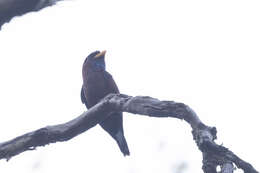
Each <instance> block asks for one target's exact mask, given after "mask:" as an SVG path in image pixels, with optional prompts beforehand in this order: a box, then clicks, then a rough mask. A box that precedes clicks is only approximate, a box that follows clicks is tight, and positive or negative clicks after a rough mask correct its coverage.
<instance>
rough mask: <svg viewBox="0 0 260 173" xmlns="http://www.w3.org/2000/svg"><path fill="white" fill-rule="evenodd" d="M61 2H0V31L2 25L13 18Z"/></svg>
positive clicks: (22, 0)
mask: <svg viewBox="0 0 260 173" xmlns="http://www.w3.org/2000/svg"><path fill="white" fill-rule="evenodd" d="M58 1H61V0H0V30H1V26H2V25H3V24H4V23H7V22H9V21H10V20H11V19H12V18H13V17H15V16H21V15H23V14H26V13H28V12H32V11H39V10H41V9H43V8H45V7H48V6H52V5H55V4H56V2H58Z"/></svg>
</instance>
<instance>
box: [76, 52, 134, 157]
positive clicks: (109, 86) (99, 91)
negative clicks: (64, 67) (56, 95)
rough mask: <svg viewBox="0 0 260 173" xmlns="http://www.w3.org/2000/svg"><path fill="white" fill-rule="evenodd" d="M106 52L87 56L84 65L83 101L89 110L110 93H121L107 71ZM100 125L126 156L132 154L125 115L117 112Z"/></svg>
mask: <svg viewBox="0 0 260 173" xmlns="http://www.w3.org/2000/svg"><path fill="white" fill-rule="evenodd" d="M105 54H106V51H94V52H92V53H91V54H89V55H88V56H87V58H86V59H85V61H84V63H83V68H82V77H83V85H82V89H81V101H82V103H83V104H85V106H86V107H87V109H90V108H91V107H92V106H94V105H96V104H97V103H98V102H99V101H100V100H101V99H102V98H104V97H105V96H106V95H108V94H110V93H119V89H118V87H117V85H116V83H115V81H114V79H113V77H112V75H111V74H110V73H108V72H107V71H106V64H105ZM99 125H100V126H101V127H102V128H103V129H104V130H105V131H106V132H107V133H108V134H109V135H110V136H111V137H112V138H113V139H114V140H115V141H116V142H117V145H118V146H119V148H120V150H121V152H122V153H123V155H124V156H129V155H130V152H129V149H128V145H127V142H126V139H125V136H124V130H123V114H122V112H115V113H113V114H111V115H110V116H108V117H107V118H106V119H105V120H104V121H102V122H100V123H99Z"/></svg>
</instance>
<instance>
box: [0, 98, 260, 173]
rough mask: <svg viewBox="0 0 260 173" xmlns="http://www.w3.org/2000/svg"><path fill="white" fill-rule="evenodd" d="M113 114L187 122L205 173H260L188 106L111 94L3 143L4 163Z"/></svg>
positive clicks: (60, 140)
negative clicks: (70, 117) (66, 119)
mask: <svg viewBox="0 0 260 173" xmlns="http://www.w3.org/2000/svg"><path fill="white" fill-rule="evenodd" d="M113 112H129V113H133V114H139V115H146V116H150V117H172V118H178V119H181V120H185V121H186V122H187V123H189V124H190V126H191V128H192V135H193V139H194V141H195V142H196V144H197V146H198V148H199V150H200V151H201V152H202V154H203V167H202V169H203V171H204V172H205V173H216V172H217V171H216V167H217V166H220V167H221V172H223V173H232V172H233V171H234V168H233V164H235V165H236V166H237V167H238V168H241V169H243V171H244V172H245V173H258V172H257V171H256V170H255V169H254V167H253V166H252V165H251V164H249V163H247V162H245V161H243V160H242V159H240V158H239V157H238V156H236V155H235V154H234V153H233V152H232V151H230V150H229V149H228V148H225V147H224V146H222V145H217V144H216V143H215V142H214V140H215V139H216V138H217V136H216V134H217V130H216V128H215V127H209V126H206V125H205V124H204V123H203V122H202V121H201V120H200V119H199V117H198V116H197V115H196V113H195V112H194V111H193V110H192V109H191V108H190V107H188V106H187V105H185V104H183V103H177V102H174V101H160V100H158V99H155V98H151V97H147V96H137V97H132V96H128V95H124V94H110V95H108V96H106V97H105V98H104V99H103V100H101V101H100V102H99V103H98V104H96V105H95V106H94V107H92V108H91V109H89V110H88V111H87V112H84V113H83V114H81V115H80V116H79V117H77V118H75V119H73V120H71V121H69V122H67V123H64V124H59V125H54V126H47V127H44V128H40V129H38V130H35V131H33V132H29V133H26V134H24V135H22V136H19V137H16V138H14V139H12V140H10V141H7V142H4V143H0V159H7V160H9V159H10V158H11V157H13V156H15V155H17V154H20V153H22V152H24V151H27V150H33V149H35V148H36V147H38V146H44V145H46V144H50V143H55V142H62V141H67V140H70V139H71V138H73V137H75V136H77V135H79V134H81V133H83V132H85V131H87V130H88V129H90V128H92V127H94V126H95V125H97V124H98V123H99V122H101V121H102V120H104V119H106V117H108V116H110V115H111V113H113Z"/></svg>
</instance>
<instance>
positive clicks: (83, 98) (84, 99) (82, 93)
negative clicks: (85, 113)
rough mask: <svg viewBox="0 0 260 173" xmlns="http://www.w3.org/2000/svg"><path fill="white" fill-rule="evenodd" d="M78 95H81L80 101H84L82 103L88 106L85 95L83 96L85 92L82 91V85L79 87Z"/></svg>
mask: <svg viewBox="0 0 260 173" xmlns="http://www.w3.org/2000/svg"><path fill="white" fill-rule="evenodd" d="M80 96H81V101H82V103H84V104H85V105H86V106H87V108H89V107H88V103H87V99H86V97H85V93H84V89H83V86H82V88H81V93H80Z"/></svg>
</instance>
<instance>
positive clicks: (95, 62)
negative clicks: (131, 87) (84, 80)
mask: <svg viewBox="0 0 260 173" xmlns="http://www.w3.org/2000/svg"><path fill="white" fill-rule="evenodd" d="M105 54H106V51H105V50H104V51H102V52H100V51H95V52H92V53H91V54H89V55H88V56H87V58H86V60H85V62H84V64H83V67H84V66H86V67H87V68H91V69H93V70H95V71H100V70H105V69H106V64H105Z"/></svg>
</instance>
